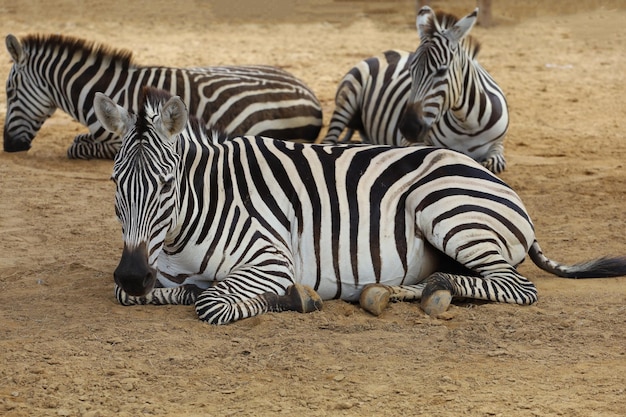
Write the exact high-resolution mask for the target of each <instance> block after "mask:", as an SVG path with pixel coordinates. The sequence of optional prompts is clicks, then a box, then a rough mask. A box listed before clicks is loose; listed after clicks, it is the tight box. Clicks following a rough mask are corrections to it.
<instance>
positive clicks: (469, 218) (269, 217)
mask: <svg viewBox="0 0 626 417" xmlns="http://www.w3.org/2000/svg"><path fill="white" fill-rule="evenodd" d="M95 108H96V113H97V115H98V117H99V119H100V121H101V122H102V124H103V126H105V127H107V128H109V129H111V130H113V131H115V132H118V133H121V134H124V138H123V142H122V147H121V149H120V152H119V153H118V154H117V156H116V158H115V163H114V168H113V176H112V178H113V180H114V181H115V182H116V193H115V207H116V211H117V215H118V218H119V219H120V222H121V223H122V229H123V239H124V251H123V254H122V259H121V260H120V263H119V265H118V267H117V269H116V271H115V274H114V276H115V282H116V284H117V286H118V287H117V290H116V294H117V297H118V300H119V301H120V302H121V303H123V304H137V303H141V304H145V303H153V304H162V303H181V304H182V303H191V302H192V301H194V302H195V306H196V311H197V313H198V315H199V317H200V318H201V319H202V320H206V321H208V322H210V323H218V324H221V323H228V322H232V321H235V320H238V319H242V318H246V317H250V316H254V315H256V314H260V313H263V312H266V311H281V310H285V309H294V310H297V311H311V309H312V308H300V307H298V306H296V307H294V306H293V303H292V302H291V301H293V299H294V296H293V292H290V291H291V290H292V288H293V286H294V285H295V284H297V285H300V286H304V287H305V288H306V287H308V288H312V289H313V290H314V291H313V290H312V291H310V292H309V293H308V294H309V295H311V294H315V292H316V293H317V294H319V296H320V297H321V298H322V299H333V298H342V299H345V300H351V301H355V300H358V299H359V297H361V301H362V302H365V304H367V305H366V306H365V307H366V308H367V309H368V310H370V311H375V310H376V308H371V307H372V306H371V305H369V304H371V303H369V301H368V297H367V296H366V297H363V293H364V289H365V288H371V285H372V284H373V285H374V288H375V289H378V290H381V289H382V291H383V292H384V293H385V294H386V295H385V296H384V297H383V298H386V299H387V300H388V299H415V298H421V299H422V301H421V302H422V307H423V308H424V309H425V311H427V312H429V313H431V314H438V313H440V312H441V311H444V310H445V309H446V308H447V306H448V304H449V299H450V298H452V297H469V298H476V299H484V300H493V301H500V302H506V303H517V304H532V303H534V302H535V301H536V300H537V291H536V288H535V286H534V285H533V284H532V283H531V282H530V281H529V280H527V279H526V278H525V277H523V276H522V275H520V274H519V273H518V272H517V270H516V268H515V266H516V265H518V264H519V263H520V262H522V260H523V259H524V258H525V256H526V253H527V252H529V251H530V254H531V258H532V259H533V261H534V262H535V263H536V264H537V265H539V266H540V267H541V268H543V269H545V270H547V271H549V272H552V273H555V274H557V275H561V276H570V277H588V276H615V275H623V274H626V258H614V259H604V258H603V259H600V260H596V261H591V262H589V263H585V264H579V265H575V266H572V267H570V266H564V265H561V264H558V263H556V262H554V261H551V260H549V259H548V258H546V257H545V256H544V255H543V254H542V252H541V249H540V248H539V245H538V244H537V242H536V240H535V234H534V230H533V224H532V222H531V220H530V218H529V216H528V214H527V212H526V210H525V209H524V206H523V204H522V202H521V200H520V198H519V197H518V196H517V194H516V193H515V192H514V191H513V190H512V189H511V188H509V187H508V186H507V185H506V184H504V183H503V182H502V181H501V180H500V179H498V178H497V177H496V176H495V175H493V174H492V173H490V172H489V171H488V170H486V169H485V168H484V167H482V166H480V165H479V164H477V163H476V162H475V161H473V160H472V159H471V158H469V157H467V156H465V155H463V154H461V153H459V152H454V151H450V150H448V149H440V148H434V147H420V146H414V147H388V146H373V145H336V146H330V145H313V144H301V143H294V142H283V141H278V140H273V139H269V138H264V137H259V136H246V137H236V138H230V139H228V140H223V139H221V138H220V137H218V136H217V135H213V136H208V135H207V134H206V133H205V132H204V130H203V129H202V126H201V125H200V124H199V123H198V122H197V121H196V120H193V119H191V120H188V117H187V116H188V114H187V111H186V109H185V106H184V104H183V103H182V101H181V100H180V99H179V98H178V97H170V96H169V95H168V94H166V93H164V92H162V91H157V90H154V89H147V90H146V99H145V104H144V105H143V107H141V111H140V113H139V115H138V116H137V120H135V118H134V116H133V115H131V114H129V113H127V112H126V111H125V110H124V109H123V108H122V107H120V106H117V105H116V104H115V102H113V101H111V100H110V99H108V98H107V97H105V96H104V95H101V94H99V95H97V97H96V102H95ZM124 132H125V133H124ZM181 286H185V287H181ZM173 288H174V289H173ZM181 288H182V289H181ZM296 293H297V292H296ZM368 294H370V295H371V293H368ZM446 295H447V298H448V299H447V301H446ZM285 297H287V298H289V300H291V301H289V302H288V301H285V300H286V298H285ZM370 298H371V297H370ZM364 299H365V300H364ZM442 300H443V301H442ZM315 305H316V306H317V305H318V304H315Z"/></svg>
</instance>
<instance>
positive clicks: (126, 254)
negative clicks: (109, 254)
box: [113, 243, 156, 297]
mask: <svg viewBox="0 0 626 417" xmlns="http://www.w3.org/2000/svg"><path fill="white" fill-rule="evenodd" d="M113 278H114V279H115V283H116V284H117V285H119V286H120V287H121V288H122V289H123V290H124V291H125V292H126V293H128V295H132V296H135V297H141V296H144V295H146V294H147V293H149V292H150V291H152V289H153V288H154V284H155V282H156V271H155V270H154V268H152V267H151V266H150V265H148V252H147V249H146V244H145V243H142V244H140V245H139V246H137V247H136V248H132V249H130V248H128V246H126V244H124V250H123V252H122V259H120V263H119V264H118V266H117V268H116V269H115V271H114V272H113Z"/></svg>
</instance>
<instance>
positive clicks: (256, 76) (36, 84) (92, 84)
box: [4, 35, 322, 159]
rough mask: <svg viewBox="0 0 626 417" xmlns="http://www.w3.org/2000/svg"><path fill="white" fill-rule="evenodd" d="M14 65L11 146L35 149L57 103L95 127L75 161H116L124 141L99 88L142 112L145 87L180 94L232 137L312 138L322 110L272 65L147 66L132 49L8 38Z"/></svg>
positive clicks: (54, 38) (73, 150)
mask: <svg viewBox="0 0 626 417" xmlns="http://www.w3.org/2000/svg"><path fill="white" fill-rule="evenodd" d="M6 46H7V50H8V51H9V54H10V55H11V58H12V60H13V66H12V67H11V71H10V73H9V77H8V79H7V112H6V118H5V122H4V150H5V151H6V152H19V151H26V150H28V149H30V147H31V142H32V141H33V139H34V137H35V135H36V134H37V132H38V131H39V129H40V128H41V126H42V124H43V123H44V122H45V121H46V119H48V117H50V116H51V115H52V114H53V113H54V111H55V110H56V109H57V108H60V109H62V110H63V111H64V112H66V113H67V114H69V115H70V116H71V117H72V118H74V120H76V121H78V122H80V123H81V124H83V125H84V126H87V127H88V128H89V133H82V134H80V135H77V136H76V137H75V138H74V142H73V144H72V145H71V146H70V148H69V149H68V151H67V154H68V157H70V158H81V159H91V158H105V159H113V157H114V156H115V153H116V152H117V150H118V149H119V147H120V144H121V138H120V137H119V136H117V135H115V134H113V133H111V132H108V131H106V130H105V129H103V128H102V126H101V125H100V123H98V120H97V119H96V115H95V114H94V110H93V105H92V104H93V99H94V95H95V94H96V92H97V91H103V92H106V94H107V95H108V96H109V97H111V98H113V99H114V100H115V101H116V102H117V103H118V104H120V105H122V106H124V107H125V108H129V109H132V110H133V111H135V112H136V111H137V110H138V109H139V98H140V95H141V88H142V87H143V86H144V85H152V86H158V87H159V88H162V89H165V90H168V91H170V92H171V93H172V94H178V95H180V96H181V97H182V98H183V99H184V101H185V103H186V105H187V106H188V108H189V111H190V112H191V113H192V114H194V115H195V116H197V117H199V118H203V119H204V120H205V121H206V122H207V124H209V125H211V126H214V127H217V128H219V129H220V130H222V131H224V132H227V133H229V134H233V135H257V134H264V135H271V136H272V137H275V138H277V139H284V140H289V139H303V140H307V141H313V140H315V138H316V137H317V135H318V134H319V131H320V129H321V127H322V107H321V105H320V103H319V101H318V100H317V98H316V97H315V95H314V94H313V92H312V91H311V90H310V89H309V88H308V87H307V86H306V85H305V84H304V83H303V82H302V81H300V80H299V79H297V78H296V77H294V76H293V75H291V74H290V73H288V72H286V71H284V70H282V69H279V68H274V67H269V66H260V65H259V66H220V67H202V68H170V67H155V66H142V65H137V64H135V63H134V62H133V59H132V54H131V53H130V52H129V51H125V50H114V49H112V48H109V47H106V46H103V45H97V44H95V43H92V42H88V41H86V40H84V39H80V38H73V37H69V36H60V35H28V36H25V37H23V38H21V39H18V38H16V37H15V36H13V35H8V36H7V37H6Z"/></svg>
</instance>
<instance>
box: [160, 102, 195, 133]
mask: <svg viewBox="0 0 626 417" xmlns="http://www.w3.org/2000/svg"><path fill="white" fill-rule="evenodd" d="M188 120H189V112H188V111H187V106H185V103H183V101H182V100H181V99H180V97H178V96H174V97H172V98H170V99H169V100H167V101H166V102H165V104H164V105H163V108H162V109H161V128H162V129H163V130H164V132H165V133H166V134H167V136H168V137H169V138H172V137H174V136H176V135H178V134H179V133H180V132H182V131H183V129H184V128H185V126H187V121H188Z"/></svg>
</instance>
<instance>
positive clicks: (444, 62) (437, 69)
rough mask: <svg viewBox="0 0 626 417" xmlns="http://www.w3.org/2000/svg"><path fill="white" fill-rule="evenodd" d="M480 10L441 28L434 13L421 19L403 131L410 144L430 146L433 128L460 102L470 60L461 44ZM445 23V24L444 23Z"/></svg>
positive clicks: (426, 11) (423, 14)
mask: <svg viewBox="0 0 626 417" xmlns="http://www.w3.org/2000/svg"><path fill="white" fill-rule="evenodd" d="M477 14H478V9H476V10H474V12H473V13H471V14H469V15H468V16H466V17H464V18H463V19H461V20H459V21H458V22H456V23H455V24H454V25H451V26H450V27H449V25H448V24H447V22H445V23H446V24H444V25H443V27H444V28H442V26H440V22H438V21H437V17H436V16H435V14H434V12H433V11H432V9H431V8H430V7H428V6H425V7H423V8H422V9H421V10H420V11H419V13H418V16H417V22H416V25H417V31H418V34H419V36H420V45H419V46H418V48H417V50H416V51H415V54H414V56H413V58H412V59H411V60H410V61H409V63H408V70H409V73H410V76H411V91H410V93H409V98H408V100H407V104H406V107H405V109H404V112H403V114H402V116H401V119H400V123H399V129H400V132H401V133H402V135H403V136H404V137H405V138H406V139H407V140H408V141H410V142H426V143H429V142H428V134H429V132H430V130H431V127H432V126H433V124H435V123H437V122H438V121H439V119H440V118H441V116H442V115H443V114H444V113H446V112H447V111H449V110H450V109H451V107H452V106H453V105H454V103H456V102H457V101H458V100H459V96H460V95H461V93H462V91H461V86H462V83H463V68H464V66H465V65H464V62H465V59H466V57H465V56H464V54H463V51H462V48H460V42H461V40H462V39H463V38H465V36H466V35H467V34H468V33H469V31H470V30H471V28H472V27H473V25H474V23H475V21H476V16H477ZM442 23H444V22H442Z"/></svg>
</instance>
